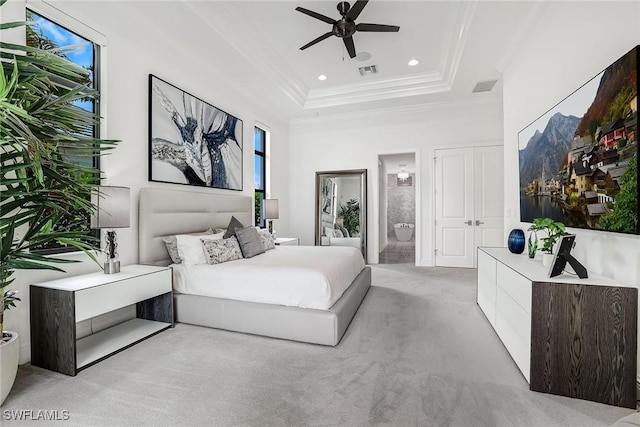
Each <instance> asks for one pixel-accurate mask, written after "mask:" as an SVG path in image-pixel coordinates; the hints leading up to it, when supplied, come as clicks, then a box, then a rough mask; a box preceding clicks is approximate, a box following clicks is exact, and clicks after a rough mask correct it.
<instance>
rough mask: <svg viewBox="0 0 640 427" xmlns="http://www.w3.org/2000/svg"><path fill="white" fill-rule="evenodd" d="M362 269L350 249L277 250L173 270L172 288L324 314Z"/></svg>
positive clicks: (361, 261)
mask: <svg viewBox="0 0 640 427" xmlns="http://www.w3.org/2000/svg"><path fill="white" fill-rule="evenodd" d="M364 265H365V264H364V259H363V257H362V254H361V252H360V251H359V250H358V249H355V248H351V247H327V246H277V247H276V248H275V249H272V250H269V251H266V252H265V253H264V254H261V255H258V256H255V257H253V258H246V259H240V260H237V261H230V262H225V263H222V264H216V265H208V264H199V265H194V266H191V267H188V268H187V267H184V266H183V265H182V264H173V265H172V267H173V276H174V280H173V287H174V290H175V291H176V292H180V293H184V294H194V295H201V296H208V297H215V298H226V299H233V300H240V301H251V302H258V303H266V304H280V305H288V306H294V307H302V308H315V309H320V310H326V309H328V308H330V307H331V306H332V305H333V304H334V303H335V302H336V301H337V300H338V298H340V296H342V294H343V293H344V291H345V290H346V289H347V288H348V287H349V285H350V284H351V282H353V279H355V277H356V276H357V275H358V274H359V273H360V271H362V269H363V268H364Z"/></svg>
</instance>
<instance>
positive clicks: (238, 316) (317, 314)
mask: <svg viewBox="0 0 640 427" xmlns="http://www.w3.org/2000/svg"><path fill="white" fill-rule="evenodd" d="M370 286H371V267H365V268H364V269H363V270H362V271H361V272H360V274H358V276H357V277H356V278H355V279H354V280H353V283H352V284H351V285H350V286H349V288H348V289H347V290H346V291H345V292H344V294H342V296H341V297H340V299H338V300H337V301H336V302H335V304H333V306H332V307H331V308H330V309H328V310H315V309H308V308H298V307H288V306H284V305H273V304H261V303H255V302H246V301H237V300H230V299H222V298H211V297H203V296H198V295H189V294H178V293H176V294H174V308H175V315H176V322H180V323H188V324H192V325H199V326H207V327H210V328H217V329H225V330H229V331H236V332H245V333H249V334H255V335H263V336H268V337H273V338H282V339H287V340H293V341H301V342H308V343H312V344H322V345H331V346H335V345H338V343H339V342H340V339H342V336H343V335H344V333H345V331H346V330H347V327H348V326H349V323H351V319H353V316H355V314H356V311H358V307H360V303H361V302H362V300H363V299H364V297H365V295H366V294H367V292H368V290H369V287H370Z"/></svg>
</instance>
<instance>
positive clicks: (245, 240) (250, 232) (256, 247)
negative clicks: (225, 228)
mask: <svg viewBox="0 0 640 427" xmlns="http://www.w3.org/2000/svg"><path fill="white" fill-rule="evenodd" d="M236 238H237V239H238V244H239V245H240V250H241V251H242V256H243V257H244V258H253V257H254V256H256V255H260V254H263V253H264V251H266V249H265V247H264V245H263V244H262V239H261V238H260V235H259V234H258V230H256V228H255V227H253V226H249V227H244V228H241V229H239V230H236Z"/></svg>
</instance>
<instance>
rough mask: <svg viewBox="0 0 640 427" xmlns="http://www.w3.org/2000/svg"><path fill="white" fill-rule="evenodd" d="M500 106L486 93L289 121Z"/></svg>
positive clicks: (312, 121) (499, 100)
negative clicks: (451, 99) (470, 96)
mask: <svg viewBox="0 0 640 427" xmlns="http://www.w3.org/2000/svg"><path fill="white" fill-rule="evenodd" d="M491 104H497V105H502V98H500V97H498V96H495V95H492V94H490V93H486V94H483V95H480V96H474V97H473V98H466V99H456V100H453V101H440V102H428V103H422V104H412V105H401V106H395V107H384V108H375V109H369V110H358V111H351V112H340V113H336V114H324V115H322V116H317V117H298V118H294V119H292V120H291V122H290V123H291V124H292V125H295V124H307V123H316V124H321V123H325V122H332V121H341V120H344V121H351V120H354V119H363V118H365V117H366V118H369V119H371V118H378V117H380V118H385V119H389V116H393V115H407V114H416V113H417V114H419V113H429V112H433V111H437V110H441V109H444V108H463V107H472V106H479V105H491Z"/></svg>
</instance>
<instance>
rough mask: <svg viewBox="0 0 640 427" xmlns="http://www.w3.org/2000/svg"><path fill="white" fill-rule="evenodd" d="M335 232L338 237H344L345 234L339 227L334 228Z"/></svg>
mask: <svg viewBox="0 0 640 427" xmlns="http://www.w3.org/2000/svg"><path fill="white" fill-rule="evenodd" d="M333 234H335V235H336V237H344V234H342V230H340V229H339V228H337V227H336V228H334V229H333Z"/></svg>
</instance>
